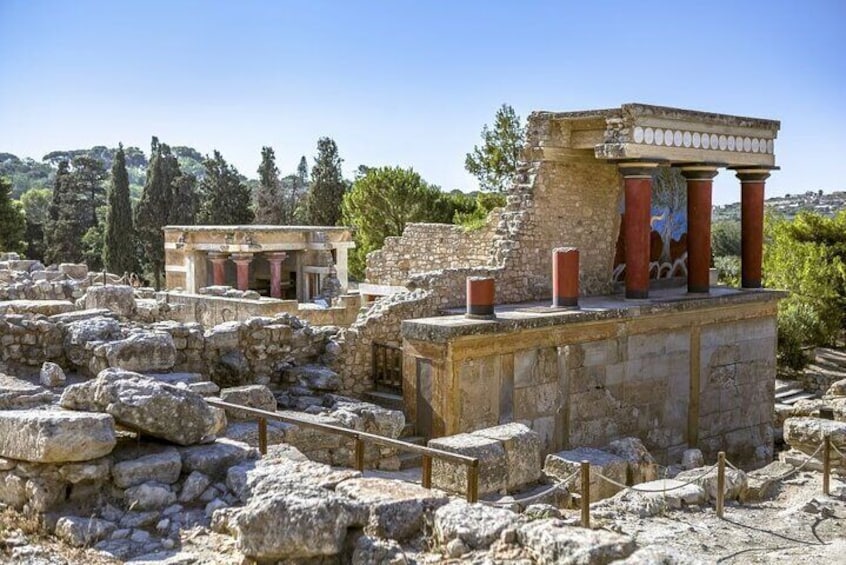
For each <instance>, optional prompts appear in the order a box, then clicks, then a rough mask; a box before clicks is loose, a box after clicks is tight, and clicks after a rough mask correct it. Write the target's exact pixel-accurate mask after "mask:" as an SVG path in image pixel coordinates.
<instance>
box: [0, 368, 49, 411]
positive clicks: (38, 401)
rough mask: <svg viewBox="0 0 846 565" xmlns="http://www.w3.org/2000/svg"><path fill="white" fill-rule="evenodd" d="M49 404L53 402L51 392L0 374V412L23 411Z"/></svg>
mask: <svg viewBox="0 0 846 565" xmlns="http://www.w3.org/2000/svg"><path fill="white" fill-rule="evenodd" d="M50 402H53V393H52V392H50V391H48V390H45V389H44V388H42V387H40V386H37V385H34V384H32V383H30V382H28V381H25V380H23V379H18V378H15V377H10V376H8V375H5V374H3V373H0V410H23V409H27V408H35V407H36V406H41V405H44V404H49V403H50Z"/></svg>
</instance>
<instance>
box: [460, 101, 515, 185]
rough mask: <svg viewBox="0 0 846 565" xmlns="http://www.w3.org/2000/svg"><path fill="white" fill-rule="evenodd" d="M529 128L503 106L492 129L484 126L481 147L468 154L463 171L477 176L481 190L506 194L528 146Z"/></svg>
mask: <svg viewBox="0 0 846 565" xmlns="http://www.w3.org/2000/svg"><path fill="white" fill-rule="evenodd" d="M525 138H526V128H525V127H524V126H523V125H522V123H521V121H520V116H518V115H517V114H516V113H515V112H514V108H512V107H511V106H509V105H508V104H503V105H502V106H501V107H500V108H499V109H498V110H497V111H496V115H495V116H494V123H493V127H492V128H489V127H488V126H487V124H486V125H484V126H483V127H482V145H481V146H478V145H476V146H474V147H473V151H471V152H470V153H468V154H467V157H466V158H465V160H464V168H465V169H467V172H468V173H470V174H471V175H473V176H474V177H476V178H477V179H478V181H479V187H480V188H481V189H482V190H490V191H493V192H505V191H506V190H508V189H509V188H510V187H511V183H512V179H513V176H514V173H516V171H517V162H518V161H519V159H520V154H521V152H522V150H523V145H524V144H525Z"/></svg>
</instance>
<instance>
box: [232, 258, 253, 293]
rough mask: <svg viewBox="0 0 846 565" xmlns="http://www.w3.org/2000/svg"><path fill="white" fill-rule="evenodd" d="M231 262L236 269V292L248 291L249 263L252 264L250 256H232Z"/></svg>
mask: <svg viewBox="0 0 846 565" xmlns="http://www.w3.org/2000/svg"><path fill="white" fill-rule="evenodd" d="M232 261H233V262H234V263H235V267H236V268H237V285H238V290H249V289H250V263H252V262H253V256H252V255H233V256H232Z"/></svg>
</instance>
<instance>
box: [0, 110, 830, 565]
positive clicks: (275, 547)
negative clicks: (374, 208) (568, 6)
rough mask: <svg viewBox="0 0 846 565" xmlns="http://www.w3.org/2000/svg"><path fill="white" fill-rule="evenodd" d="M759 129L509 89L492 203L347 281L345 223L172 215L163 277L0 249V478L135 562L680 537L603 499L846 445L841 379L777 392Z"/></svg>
mask: <svg viewBox="0 0 846 565" xmlns="http://www.w3.org/2000/svg"><path fill="white" fill-rule="evenodd" d="M778 129H779V124H778V122H775V121H771V120H761V119H753V118H741V117H736V116H725V115H718V114H709V113H702V112H693V111H687V110H676V109H671V108H662V107H654V106H645V105H639V104H632V105H625V106H623V107H621V108H616V109H611V110H599V111H589V112H572V113H550V112H538V113H535V114H532V116H531V117H530V120H529V138H528V144H527V147H526V149H525V154H524V160H523V162H522V163H521V166H520V171H519V174H518V175H517V178H516V179H515V181H516V182H515V183H514V186H513V188H512V190H511V192H510V193H509V195H508V204H507V206H506V207H505V208H504V209H501V210H495V211H494V212H492V213H491V214H490V216H489V218H488V223H487V224H486V225H485V226H484V227H483V228H481V229H479V230H476V231H471V232H465V231H464V230H462V229H460V228H456V227H454V226H441V225H433V224H414V225H410V226H409V227H408V228H407V229H406V232H405V233H404V234H403V236H401V237H397V238H389V239H388V241H387V242H386V244H385V247H384V248H383V249H382V250H380V251H377V252H375V253H372V254H371V255H370V256H369V257H368V269H367V279H368V280H367V281H365V282H364V283H362V284H361V286H360V293H359V294H358V295H354V294H348V293H347V288H346V287H347V280H346V279H347V277H346V251H347V249H348V248H349V247H350V246H351V241H350V240H349V237H348V236H349V232H348V231H346V230H343V229H338V230H336V231H330V232H326V233H323V232H321V233H317V232H313V231H309V230H307V229H295V230H291V229H284V228H276V227H268V226H265V227H261V226H260V227H255V226H248V227H237V226H235V227H231V226H230V227H225V226H224V227H221V226H217V227H214V226H206V227H169V228H167V229H166V233H165V241H166V243H165V247H166V254H167V257H168V259H167V264H168V267H167V278H168V291H165V292H161V293H155V292H154V291H152V290H151V289H146V288H138V287H134V286H131V285H129V284H128V283H129V282H130V281H129V280H127V279H126V278H122V277H117V276H114V275H109V274H103V273H89V272H87V269H85V268H84V266H80V265H59V266H55V267H54V266H50V267H44V266H43V265H41V264H39V263H37V262H33V261H26V260H21V259H20V258H19V257H16V256H12V255H9V254H6V255H4V256H3V257H0V344H2V349H0V372H2V375H0V503H2V504H3V505H5V506H6V507H7V508H8V509H10V510H13V511H14V512H15V513H17V514H19V515H23V516H27V517H34V518H35V519H36V520H38V521H39V523H40V524H41V525H42V526H43V529H44V530H45V531H47V532H48V533H49V534H50V535H54V536H55V537H57V538H59V539H60V540H62V541H63V542H64V543H66V544H68V545H71V546H74V547H80V548H88V549H89V550H90V551H92V552H99V555H100V556H110V557H113V558H116V559H119V560H130V559H136V560H137V561H140V562H168V563H190V562H204V563H238V562H242V561H243V560H245V561H244V562H246V563H261V564H265V563H347V562H351V563H361V564H364V563H414V562H437V561H438V560H441V559H462V560H468V561H472V562H494V563H499V562H520V563H523V562H525V563H532V562H535V563H567V562H572V563H610V562H615V561H620V562H625V563H653V562H666V563H687V562H695V560H696V559H699V558H701V555H699V554H698V553H696V552H695V551H692V552H690V551H688V549H689V548H688V549H685V548H683V547H678V546H673V545H672V543H670V545H664V542H663V541H662V542H661V543H660V544H659V543H658V542H654V541H652V539H658V538H649V537H648V536H647V537H639V535H638V533H637V532H638V531H639V530H638V528H639V527H640V526H638V527H634V526H632V524H633V523H634V522H632V521H633V520H634V521H637V520H641V519H648V518H654V517H656V516H659V515H666V514H667V513H673V512H682V513H697V514H696V515H697V516H705V515H709V513H713V512H712V510H711V508H712V505H720V509H721V510H720V511H721V512H722V505H723V504H729V505H733V506H732V508H735V507H739V506H738V505H754V504H755V503H757V502H758V501H761V500H769V499H772V497H774V496H777V494H778V489H779V486H780V485H782V484H783V483H782V481H783V480H784V479H785V478H786V477H788V476H791V475H794V474H796V473H799V472H800V470H801V469H804V468H808V469H822V468H823V465H824V461H823V456H822V455H821V451H820V446H821V445H823V443H822V442H825V441H829V442H830V444H831V445H833V446H834V448H836V449H840V450H846V415H844V410H841V408H843V406H841V404H842V402H841V401H843V399H844V392H846V386H843V385H842V383H841V384H838V385H836V386H832V388H831V389H830V390H829V392H828V396H827V397H826V398H825V399H824V401H821V402H822V403H821V404H820V403H817V404H814V403H806V404H804V405H800V406H797V408H796V412H795V413H791V414H782V415H781V416H780V419H779V420H778V421H776V420H774V406H773V404H774V401H773V398H774V382H775V380H774V379H775V348H776V325H775V314H776V308H777V302H778V300H779V298H780V297H781V296H782V294H781V293H779V292H777V291H768V290H763V289H761V288H760V279H761V276H760V273H761V271H760V269H761V213H762V208H761V206H760V203H761V202H762V199H763V189H764V179H765V178H766V176H767V175H768V174H769V171H771V170H772V169H774V166H775V158H774V153H773V143H774V141H775V138H776V135H777V132H778ZM724 167H730V168H732V169H733V170H735V172H736V174H737V176H738V177H739V179H740V182H741V185H742V199H743V210H744V212H743V238H744V240H743V249H744V255H743V285H742V288H739V289H736V288H728V287H724V286H716V285H713V284H712V281H711V278H710V277H711V273H710V272H709V269H708V261H709V259H710V247H709V246H710V223H709V218H710V215H709V214H703V213H699V212H698V211H701V210H710V190H711V179H712V178H713V176H714V175H715V174H716V173H717V171H718V170H719V169H721V168H724ZM673 171H675V172H673ZM676 173H678V174H680V175H681V177H679V178H681V179H683V180H682V181H681V183H682V184H681V185H679V186H676V187H675V188H672V187H671V189H668V190H675V191H676V192H675V193H673V194H666V193H665V192H662V191H663V190H664V189H665V188H666V187H663V188H661V187H660V186H658V185H660V183H659V182H658V181H654V179H655V178H657V175H667V174H670V175H672V174H676ZM656 187H658V188H660V190H659V189H658V188H656ZM685 200H686V204H684V205H680V204H679V203H680V202H685ZM230 228H232V229H230ZM248 228H249V229H248ZM280 234H281V235H280ZM283 236H284V237H283ZM218 239H219V240H220V241H218ZM224 248H225V250H224V251H221V250H222V249H224ZM222 253H225V254H226V256H223V255H222ZM247 255H249V256H247ZM229 259H232V262H231V263H230V262H229ZM341 265H343V268H341ZM312 275H316V276H312ZM233 283H234V284H233ZM265 283H267V284H265ZM285 283H287V285H286V284H285ZM268 285H269V286H268ZM265 286H267V288H265ZM233 287H235V288H233ZM259 287H261V288H259ZM180 289H181V290H180ZM258 291H261V292H264V293H265V294H268V295H269V296H262V295H261V294H259V292H258ZM286 293H291V296H287V295H286ZM302 293H305V294H304V295H302ZM319 296H322V297H323V298H324V299H325V300H326V301H327V307H326V308H324V307H322V306H321V307H319V308H309V307H306V308H303V307H302V304H297V299H301V300H302V298H303V297H305V298H306V299H314V298H317V297H319ZM291 303H293V306H292V305H291ZM823 404H824V406H823ZM832 407H833V408H832ZM822 408H825V409H828V410H831V409H833V412H834V418H835V419H834V420H821V419H819V418H818V416H820V413H821V412H820V410H821V409H822ZM776 426H778V427H780V428H781V429H783V437H784V440H785V441H786V443H787V444H788V445H789V446H790V450H788V451H785V452H783V453H781V454H780V461H776V462H774V461H773V460H774V438H773V435H774V427H776ZM371 434H372V435H371ZM826 438H827V439H826ZM423 446H425V447H426V448H428V449H426V448H424V447H423ZM831 453H835V452H834V451H833V450H832V451H831ZM722 454H724V455H725V457H727V459H728V461H729V462H730V463H731V464H732V465H734V467H731V466H729V467H727V468H726V469H727V470H725V473H723V471H722V470H719V471H718V469H717V467H716V466H715V465H714V463H715V461H717V460H718V459H719V458H722V457H723V455H722ZM826 460H827V461H829V463H831V468H832V472H834V473H835V475H837V474H843V473H846V467H844V462H843V459H842V458H840V457H839V456H834V459H833V460H832V459H830V458H829V459H826ZM800 468H801V469H800ZM585 469H588V472H587V474H584V473H585V471H584V470H585ZM720 469H722V467H720ZM718 473H719V475H718ZM722 482H725V485H724V486H723V488H722V489H721V488H720V487H719V486H718V485H719V484H721V483H722ZM833 488H834V489H835V491H836V492H840V491H837V489H838V488H840V489H841V491H842V492H843V493H844V494H846V485H842V484H841V483H837V482H836V483H835V484H834V487H833ZM814 508H817V511H818V512H821V510H819V507H814ZM812 510H813V509H812ZM812 510H808V512H812ZM585 512H587V514H588V516H589V517H592V519H593V520H594V522H593V524H594V525H596V524H597V523H598V524H599V526H595V527H593V528H590V527H581V526H585V525H588V523H587V522H585ZM638 524H640V522H638ZM10 539H11V538H10ZM662 539H663V538H662ZM4 547H7V549H3V551H6V554H5V555H8V556H10V558H11V559H16V560H17V561H19V562H26V559H28V556H29V555H30V554H28V553H27V551H29V550H25V549H21V548H25V547H26V546H25V544H18V545H15V544H11V542H7V543H6V546H4Z"/></svg>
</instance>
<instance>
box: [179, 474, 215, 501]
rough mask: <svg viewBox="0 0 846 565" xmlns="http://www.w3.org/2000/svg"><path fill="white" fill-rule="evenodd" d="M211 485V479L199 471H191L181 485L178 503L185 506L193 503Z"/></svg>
mask: <svg viewBox="0 0 846 565" xmlns="http://www.w3.org/2000/svg"><path fill="white" fill-rule="evenodd" d="M210 484H211V479H209V477H208V476H206V475H205V474H203V473H201V472H199V471H192V472H191V474H190V475H188V476H187V477H186V478H185V482H184V483H183V484H182V491H181V492H180V493H179V502H181V503H183V504H185V503H188V502H193V501H194V500H196V499H197V498H199V497H200V495H201V494H203V491H204V490H206V488H208V486H209V485H210Z"/></svg>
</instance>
